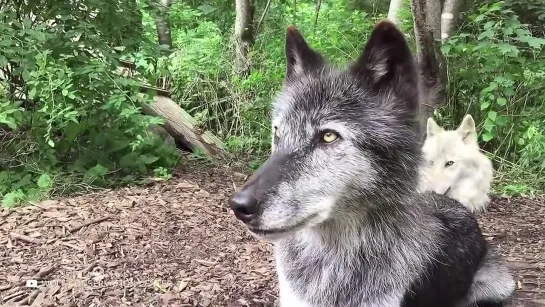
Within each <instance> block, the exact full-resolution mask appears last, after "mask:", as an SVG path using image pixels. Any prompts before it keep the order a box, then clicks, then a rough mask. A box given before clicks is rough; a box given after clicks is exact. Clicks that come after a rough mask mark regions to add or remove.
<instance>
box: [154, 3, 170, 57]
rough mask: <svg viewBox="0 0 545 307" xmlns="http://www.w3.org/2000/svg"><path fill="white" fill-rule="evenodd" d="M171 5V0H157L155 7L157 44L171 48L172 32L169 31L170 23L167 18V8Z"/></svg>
mask: <svg viewBox="0 0 545 307" xmlns="http://www.w3.org/2000/svg"><path fill="white" fill-rule="evenodd" d="M171 5H172V1H171V0H158V1H157V3H156V5H155V7H156V8H157V17H156V19H155V26H156V27H157V38H158V39H159V45H166V46H168V48H169V49H172V34H171V31H170V23H169V18H168V10H169V9H170V6H171Z"/></svg>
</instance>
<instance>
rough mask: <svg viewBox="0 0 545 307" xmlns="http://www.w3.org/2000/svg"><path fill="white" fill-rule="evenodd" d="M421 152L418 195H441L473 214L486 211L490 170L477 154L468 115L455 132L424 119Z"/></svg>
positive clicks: (474, 135) (475, 140) (470, 118)
mask: <svg viewBox="0 0 545 307" xmlns="http://www.w3.org/2000/svg"><path fill="white" fill-rule="evenodd" d="M422 151H423V153H424V156H425V161H424V163H425V164H424V165H423V167H422V169H421V172H422V174H421V186H420V190H421V191H435V192H436V193H439V194H444V195H446V196H448V197H450V198H453V199H455V200H457V201H459V202H460V203H462V205H464V206H466V207H467V208H468V209H470V210H471V211H472V212H474V213H479V212H482V211H484V210H485V209H486V206H487V205H488V202H489V200H490V199H489V197H488V193H489V191H490V185H491V183H492V179H493V176H494V168H493V166H492V162H490V160H489V159H488V158H487V157H486V156H485V155H484V154H483V153H481V152H480V150H479V145H478V143H477V133H476V132H475V121H474V120H473V117H471V115H469V114H468V115H466V116H465V117H464V119H463V120H462V123H461V124H460V126H459V127H458V129H456V130H445V129H444V128H442V127H440V126H439V125H437V123H436V122H435V121H434V120H433V119H432V118H431V117H430V118H428V124H427V136H426V140H425V142H424V145H423V147H422Z"/></svg>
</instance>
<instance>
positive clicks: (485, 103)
mask: <svg viewBox="0 0 545 307" xmlns="http://www.w3.org/2000/svg"><path fill="white" fill-rule="evenodd" d="M489 106H490V101H485V102H483V103H481V111H483V110H485V109H488V107H489Z"/></svg>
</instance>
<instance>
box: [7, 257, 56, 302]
mask: <svg viewBox="0 0 545 307" xmlns="http://www.w3.org/2000/svg"><path fill="white" fill-rule="evenodd" d="M56 267H57V266H56V265H55V264H54V265H51V266H48V267H43V268H41V269H40V271H38V273H36V275H34V276H32V277H31V278H29V279H36V280H38V279H43V278H44V277H46V276H47V275H49V273H51V272H53V270H54V269H55V268H56ZM24 284H26V279H25V280H22V281H20V282H18V283H15V284H13V285H6V286H3V287H1V288H0V291H4V290H8V289H11V288H14V287H20V286H22V285H24ZM4 300H7V299H6V298H4Z"/></svg>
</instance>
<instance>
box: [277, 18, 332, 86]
mask: <svg viewBox="0 0 545 307" xmlns="http://www.w3.org/2000/svg"><path fill="white" fill-rule="evenodd" d="M323 64H324V60H323V58H322V56H321V55H320V54H319V53H317V52H316V51H314V50H312V49H311V48H310V47H309V45H308V44H307V42H306V41H305V39H304V38H303V35H301V32H299V30H297V29H296V28H295V27H294V26H289V27H288V28H287V30H286V65H287V69H286V79H289V78H291V77H292V76H294V75H296V74H301V73H308V72H310V71H311V70H313V69H316V68H319V67H322V66H323Z"/></svg>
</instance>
